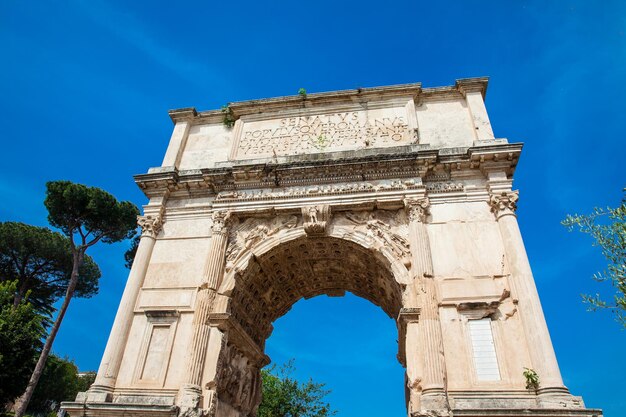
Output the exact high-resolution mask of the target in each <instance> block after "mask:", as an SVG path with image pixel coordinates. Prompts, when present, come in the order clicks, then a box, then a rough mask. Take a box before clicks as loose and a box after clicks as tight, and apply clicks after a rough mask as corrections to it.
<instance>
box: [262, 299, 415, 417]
mask: <svg viewBox="0 0 626 417" xmlns="http://www.w3.org/2000/svg"><path fill="white" fill-rule="evenodd" d="M397 337H398V333H397V328H396V323H395V320H392V319H390V318H389V317H387V316H386V314H385V313H384V312H383V311H382V310H381V309H380V308H379V307H377V306H375V305H374V304H372V303H371V302H369V301H367V300H365V299H363V298H361V297H357V296H355V295H353V294H351V293H350V292H346V295H345V296H344V297H341V298H336V297H326V296H318V297H314V298H312V299H309V300H300V301H298V302H297V303H296V304H294V306H293V308H292V309H291V310H290V311H289V312H288V313H287V314H285V315H284V316H282V317H280V318H279V319H277V320H276V321H275V322H274V332H273V333H272V335H271V336H270V337H269V338H268V340H267V342H266V346H265V352H266V353H267V355H268V356H269V357H270V358H271V359H272V362H273V364H284V363H285V362H287V361H289V360H290V359H295V371H294V373H293V376H294V377H295V378H297V379H299V380H301V381H305V380H308V378H312V379H313V380H314V381H316V382H324V383H326V384H327V385H326V388H327V389H330V390H331V393H330V394H329V395H328V396H327V401H328V402H329V403H330V405H331V407H332V408H333V409H334V410H337V411H339V413H338V414H337V416H338V417H340V416H350V415H354V416H363V417H368V416H389V417H393V416H396V417H399V416H405V415H406V408H405V397H404V395H405V393H404V390H403V388H402V387H403V384H404V378H405V369H404V367H403V366H402V365H401V364H400V363H399V362H398V360H397V358H396V355H397V353H398V345H397V343H396V339H397ZM374 396H375V400H373V399H374Z"/></svg>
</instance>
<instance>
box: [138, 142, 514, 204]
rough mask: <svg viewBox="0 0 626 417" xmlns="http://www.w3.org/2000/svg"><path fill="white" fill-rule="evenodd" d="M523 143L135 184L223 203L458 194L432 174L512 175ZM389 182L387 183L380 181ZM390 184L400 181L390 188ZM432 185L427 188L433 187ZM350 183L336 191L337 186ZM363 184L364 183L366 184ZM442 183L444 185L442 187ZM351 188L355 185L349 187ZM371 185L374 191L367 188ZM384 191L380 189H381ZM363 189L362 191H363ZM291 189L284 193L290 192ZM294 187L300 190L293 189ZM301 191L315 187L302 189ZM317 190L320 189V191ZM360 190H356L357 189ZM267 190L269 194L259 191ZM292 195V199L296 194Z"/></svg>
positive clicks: (151, 175) (285, 161) (164, 173)
mask: <svg viewBox="0 0 626 417" xmlns="http://www.w3.org/2000/svg"><path fill="white" fill-rule="evenodd" d="M521 149H522V145H521V144H508V143H500V144H494V145H489V146H478V147H470V148H454V149H439V150H437V149H431V148H430V147H429V146H428V145H407V146H399V147H394V148H384V149H362V150H358V151H350V152H343V151H338V152H331V153H328V154H325V155H324V156H325V158H324V159H317V160H310V159H307V158H306V155H297V156H291V157H289V158H286V157H279V158H277V159H276V160H268V159H255V160H250V161H247V163H246V164H241V163H239V164H237V163H232V162H228V163H226V162H225V163H223V164H222V165H223V166H218V167H215V168H204V169H199V170H191V171H181V172H179V171H177V170H176V169H174V168H167V167H166V168H154V169H151V170H150V171H149V172H148V173H147V174H141V175H137V176H135V181H136V182H137V184H138V185H139V187H140V188H141V189H142V190H143V192H144V193H145V194H146V195H147V196H148V197H156V196H160V195H163V194H165V193H167V192H182V193H186V194H188V195H198V196H201V195H216V194H219V193H222V192H223V193H224V194H221V195H220V196H219V198H218V200H225V201H229V200H242V199H243V200H245V199H261V198H266V199H267V198H287V197H292V196H303V195H308V194H310V195H318V194H333V193H338V194H344V193H354V192H363V191H365V192H374V191H377V192H380V191H385V189H386V187H387V185H386V184H389V186H391V187H393V188H403V187H404V186H406V187H407V189H412V188H413V187H421V185H420V184H419V182H417V181H416V182H415V184H411V183H410V182H408V183H407V181H411V180H415V179H417V178H423V179H424V185H425V186H427V187H430V190H431V191H432V192H458V191H461V187H460V186H459V184H458V183H456V182H455V181H451V180H450V179H449V177H450V175H449V174H446V173H445V171H444V172H441V174H439V173H437V174H433V169H435V168H436V167H438V169H440V168H443V169H447V168H446V167H448V168H449V169H452V168H454V170H455V171H459V170H466V171H468V173H469V172H470V171H476V172H475V173H474V174H475V175H480V176H481V177H482V176H483V175H484V173H483V171H485V170H487V171H488V167H490V166H492V165H494V164H495V165H494V166H497V168H498V169H501V170H504V171H505V172H506V174H507V175H509V176H510V175H512V174H513V171H514V170H515V166H516V165H517V160H518V158H519V154H520V152H521ZM383 180H386V181H387V182H383V183H382V184H376V182H377V181H383ZM391 180H395V181H397V182H396V183H395V185H391V182H389V181H391ZM432 180H435V181H434V182H433V184H430V185H428V184H427V183H428V182H432ZM339 182H342V183H348V184H346V185H344V186H343V189H342V188H341V187H340V186H336V185H335V186H333V187H334V188H333V187H331V186H330V184H332V183H339ZM361 182H363V183H361ZM438 182H441V184H437V183H438ZM350 183H352V186H350ZM367 183H371V185H372V187H371V188H370V187H369V186H367V185H366V184H367ZM377 185H378V186H379V188H378V189H376V186H377ZM361 186H364V188H363V189H360V188H361ZM287 187H288V189H287V190H280V189H281V188H287ZM292 187H295V188H292ZM298 187H310V188H307V189H302V188H300V189H299V188H298ZM316 187H317V189H316ZM355 187H356V189H355ZM258 189H265V190H267V191H257V190H258ZM291 193H293V194H291Z"/></svg>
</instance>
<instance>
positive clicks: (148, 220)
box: [137, 213, 163, 238]
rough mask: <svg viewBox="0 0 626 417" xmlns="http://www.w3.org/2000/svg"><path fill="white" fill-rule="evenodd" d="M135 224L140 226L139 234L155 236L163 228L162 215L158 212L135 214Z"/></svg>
mask: <svg viewBox="0 0 626 417" xmlns="http://www.w3.org/2000/svg"><path fill="white" fill-rule="evenodd" d="M137 224H138V225H139V227H141V236H148V237H151V238H156V237H157V235H158V234H159V232H160V231H161V229H163V215H162V213H159V214H156V215H152V214H148V215H145V216H137Z"/></svg>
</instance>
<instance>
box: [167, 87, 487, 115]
mask: <svg viewBox="0 0 626 417" xmlns="http://www.w3.org/2000/svg"><path fill="white" fill-rule="evenodd" d="M487 83H488V78H486V77H479V78H463V79H458V80H456V82H455V84H454V85H451V86H445V87H429V88H422V84H421V83H410V84H398V85H390V86H383V87H366V88H356V89H351V90H339V91H329V92H323V93H310V94H306V96H300V95H294V96H282V97H272V98H265V99H260V100H247V101H238V102H232V103H228V106H229V107H230V109H231V110H232V112H233V115H234V117H235V118H240V117H242V116H250V115H258V114H263V113H277V112H284V111H292V112H293V111H298V110H302V109H306V111H307V112H308V113H310V112H311V111H312V110H315V109H316V108H320V109H321V108H323V107H329V106H341V105H354V104H365V103H375V102H381V101H387V100H393V99H397V98H402V97H406V98H413V99H414V100H415V101H416V102H419V101H420V100H421V99H422V97H423V98H427V99H448V98H459V97H464V96H465V94H466V93H467V92H469V91H480V92H481V94H482V95H483V97H484V96H485V93H486V91H487ZM169 115H170V118H171V119H172V121H173V122H174V123H178V122H183V121H185V122H191V123H192V124H200V123H221V121H222V118H223V114H222V111H221V110H208V111H201V112H198V111H196V109H195V108H194V107H185V108H181V109H176V110H170V111H169Z"/></svg>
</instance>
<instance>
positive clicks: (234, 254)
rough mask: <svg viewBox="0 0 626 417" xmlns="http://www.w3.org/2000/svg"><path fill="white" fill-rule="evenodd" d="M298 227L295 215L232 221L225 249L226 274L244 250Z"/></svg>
mask: <svg viewBox="0 0 626 417" xmlns="http://www.w3.org/2000/svg"><path fill="white" fill-rule="evenodd" d="M297 225H298V217H297V216H295V215H279V216H275V217H273V218H271V219H266V218H247V219H245V220H244V221H238V220H234V221H233V225H232V227H231V228H230V229H231V231H230V235H229V238H228V248H227V249H226V272H229V271H230V270H231V269H232V268H233V265H234V263H235V261H236V260H237V258H238V257H239V255H240V254H241V252H242V251H243V250H244V249H247V250H249V249H250V248H252V247H253V246H254V245H256V244H257V243H260V242H262V241H263V240H264V239H266V238H268V237H270V236H273V235H275V234H276V233H278V232H279V231H280V230H283V229H293V228H294V227H296V226H297Z"/></svg>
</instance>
